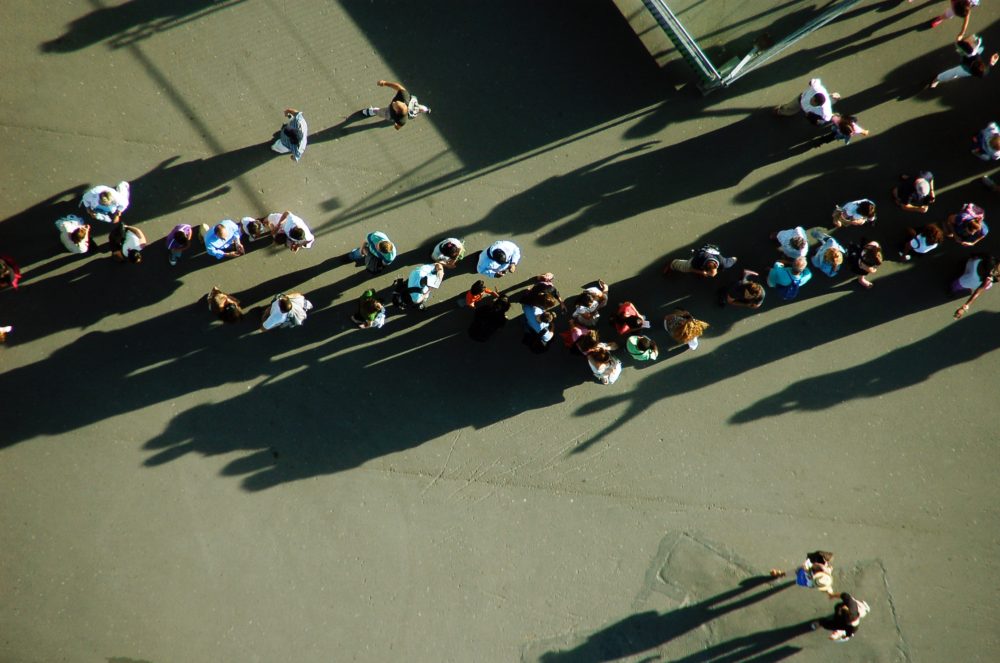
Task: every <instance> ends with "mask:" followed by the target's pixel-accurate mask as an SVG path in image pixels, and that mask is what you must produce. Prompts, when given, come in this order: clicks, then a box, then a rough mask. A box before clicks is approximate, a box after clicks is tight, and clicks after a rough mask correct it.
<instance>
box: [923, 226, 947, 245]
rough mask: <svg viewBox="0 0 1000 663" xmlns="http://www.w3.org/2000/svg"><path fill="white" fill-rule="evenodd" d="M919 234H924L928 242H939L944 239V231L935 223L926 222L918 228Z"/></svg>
mask: <svg viewBox="0 0 1000 663" xmlns="http://www.w3.org/2000/svg"><path fill="white" fill-rule="evenodd" d="M920 234H921V235H923V236H924V239H925V240H927V243H928V244H940V243H941V241H942V240H944V231H943V230H941V226H939V225H938V224H936V223H928V224H927V225H926V226H924V227H923V228H921V229H920Z"/></svg>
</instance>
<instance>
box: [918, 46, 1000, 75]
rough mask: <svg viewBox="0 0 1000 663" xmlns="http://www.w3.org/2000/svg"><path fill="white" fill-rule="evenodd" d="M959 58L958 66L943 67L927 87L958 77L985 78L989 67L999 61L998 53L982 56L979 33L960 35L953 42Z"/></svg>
mask: <svg viewBox="0 0 1000 663" xmlns="http://www.w3.org/2000/svg"><path fill="white" fill-rule="evenodd" d="M955 48H956V50H958V55H959V57H960V58H961V60H960V61H959V63H958V66H955V67H952V68H951V69H945V70H944V71H942V72H941V73H940V74H938V75H937V76H935V77H934V79H933V80H932V81H931V82H930V83H929V85H928V87H930V88H936V87H937V86H938V85H940V84H941V83H947V82H948V81H953V80H956V79H959V78H969V77H975V78H985V76H986V75H987V74H988V73H990V69H991V68H992V67H995V66H996V64H997V61H1000V53H993V54H992V55H990V56H989V57H988V58H984V57H983V38H982V37H980V36H979V35H972V36H971V37H960V38H959V40H958V41H957V42H956V44H955Z"/></svg>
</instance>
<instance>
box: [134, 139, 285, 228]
mask: <svg viewBox="0 0 1000 663" xmlns="http://www.w3.org/2000/svg"><path fill="white" fill-rule="evenodd" d="M269 145H270V141H266V142H263V143H257V144H254V145H247V146H245V147H241V148H238V149H235V150H231V151H229V152H223V153H222V154H216V155H213V156H210V157H205V158H198V159H190V160H188V161H179V159H180V158H181V157H180V156H179V155H178V156H174V157H171V158H169V159H165V160H163V161H161V162H160V163H158V164H157V165H156V166H154V167H153V168H152V169H150V170H149V171H147V172H145V173H143V174H142V175H140V176H138V177H136V178H134V179H132V180H131V185H132V204H131V205H130V207H129V209H128V211H127V212H126V214H127V215H128V221H129V223H140V222H142V221H149V220H152V219H155V218H157V217H160V216H163V215H165V214H169V213H171V212H176V211H177V210H180V209H185V208H188V207H191V206H193V205H197V204H199V203H203V202H205V201H207V200H211V199H212V198H216V197H218V196H222V195H225V194H227V193H229V191H230V190H231V188H232V186H233V182H234V180H236V179H237V178H239V177H240V176H242V175H244V174H246V173H248V172H250V171H251V170H253V169H255V168H258V167H259V166H262V165H263V164H265V163H267V162H268V161H271V160H272V159H275V158H279V157H280V156H281V155H278V154H275V153H274V152H272V151H271V150H270V149H269ZM254 212H256V211H255V210H254Z"/></svg>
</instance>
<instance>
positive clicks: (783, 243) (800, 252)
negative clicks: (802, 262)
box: [771, 226, 809, 260]
mask: <svg viewBox="0 0 1000 663" xmlns="http://www.w3.org/2000/svg"><path fill="white" fill-rule="evenodd" d="M771 239H773V240H774V241H775V242H777V244H778V250H780V251H781V253H782V254H783V255H784V256H785V258H786V259H787V260H795V259H796V258H804V257H805V256H806V254H808V253H809V240H808V239H806V231H805V229H804V228H803V227H802V226H796V227H794V228H789V229H788V230H779V231H778V232H776V233H774V234H772V235H771Z"/></svg>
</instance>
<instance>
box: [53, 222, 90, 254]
mask: <svg viewBox="0 0 1000 663" xmlns="http://www.w3.org/2000/svg"><path fill="white" fill-rule="evenodd" d="M56 228H57V229H58V230H59V241H60V242H62V245H63V246H65V247H66V250H67V251H69V252H70V253H86V252H87V251H89V250H90V225H89V224H88V223H87V222H86V221H84V220H83V219H81V218H80V217H78V216H77V215H76V214H67V215H66V216H64V217H62V218H61V219H58V220H56Z"/></svg>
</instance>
